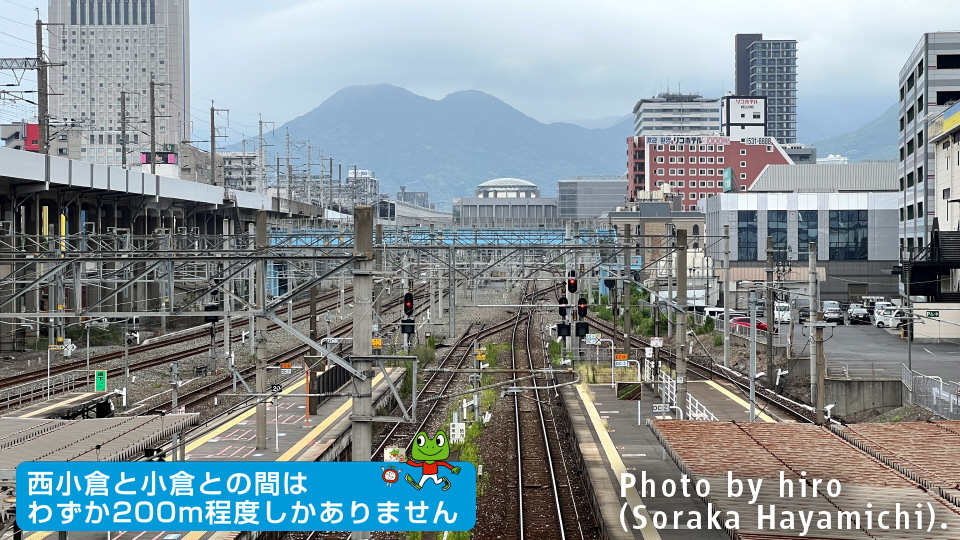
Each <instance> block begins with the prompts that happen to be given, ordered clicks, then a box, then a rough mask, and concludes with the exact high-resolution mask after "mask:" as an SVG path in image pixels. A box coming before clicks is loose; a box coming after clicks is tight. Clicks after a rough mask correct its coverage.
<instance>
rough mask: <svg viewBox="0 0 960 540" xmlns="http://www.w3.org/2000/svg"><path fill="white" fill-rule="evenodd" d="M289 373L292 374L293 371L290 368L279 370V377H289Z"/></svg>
mask: <svg viewBox="0 0 960 540" xmlns="http://www.w3.org/2000/svg"><path fill="white" fill-rule="evenodd" d="M291 373H293V370H292V369H290V368H280V374H281V375H290V374H291Z"/></svg>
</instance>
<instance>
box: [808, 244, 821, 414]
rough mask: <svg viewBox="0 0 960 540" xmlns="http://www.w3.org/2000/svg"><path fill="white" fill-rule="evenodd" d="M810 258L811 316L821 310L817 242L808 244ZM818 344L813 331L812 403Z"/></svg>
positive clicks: (815, 391) (809, 290) (811, 361)
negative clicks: (818, 301)
mask: <svg viewBox="0 0 960 540" xmlns="http://www.w3.org/2000/svg"><path fill="white" fill-rule="evenodd" d="M808 246H809V247H808V248H807V249H808V250H809V251H808V253H809V255H808V259H809V263H810V275H809V277H808V278H807V289H808V291H807V293H808V294H809V295H810V317H811V318H812V317H813V315H814V313H816V312H818V311H820V309H819V308H818V306H817V297H818V296H820V295H819V294H817V243H816V242H810V243H809V244H808ZM811 328H812V327H811ZM817 346H818V343H817V341H816V340H815V339H813V332H810V403H816V399H817Z"/></svg>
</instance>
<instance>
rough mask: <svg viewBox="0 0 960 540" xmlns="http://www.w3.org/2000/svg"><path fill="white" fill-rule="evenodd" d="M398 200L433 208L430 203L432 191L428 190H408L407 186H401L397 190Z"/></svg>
mask: <svg viewBox="0 0 960 540" xmlns="http://www.w3.org/2000/svg"><path fill="white" fill-rule="evenodd" d="M397 201H399V202H403V203H410V204H412V205H414V206H419V207H421V208H433V207H434V206H433V205H431V204H430V193H428V192H426V191H407V186H400V191H398V192H397Z"/></svg>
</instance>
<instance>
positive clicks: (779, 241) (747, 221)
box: [705, 163, 899, 301]
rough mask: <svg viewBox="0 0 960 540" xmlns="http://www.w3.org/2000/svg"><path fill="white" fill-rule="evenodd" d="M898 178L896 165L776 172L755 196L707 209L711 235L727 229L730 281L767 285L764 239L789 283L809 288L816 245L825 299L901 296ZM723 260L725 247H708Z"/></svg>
mask: <svg viewBox="0 0 960 540" xmlns="http://www.w3.org/2000/svg"><path fill="white" fill-rule="evenodd" d="M897 186H898V182H897V170H896V166H895V165H894V164H893V163H856V164H852V165H812V166H809V167H797V166H783V165H771V166H769V167H767V168H766V169H765V170H764V171H763V173H762V174H761V175H760V177H759V178H758V179H757V181H756V182H755V183H754V184H753V186H752V187H751V188H750V190H748V191H746V192H731V193H720V194H718V195H716V196H714V197H711V198H709V199H707V201H706V205H705V207H706V214H707V215H706V234H707V236H708V237H718V236H722V235H723V227H724V225H727V226H729V227H730V237H731V238H730V261H731V263H730V268H731V281H739V280H748V281H756V280H763V279H765V276H766V267H767V265H766V239H767V237H768V236H771V237H773V239H774V250H775V252H774V259H775V260H777V261H781V262H782V266H787V265H788V264H789V269H790V274H789V275H788V277H787V278H786V279H787V280H791V281H793V280H797V281H800V280H806V279H807V275H808V274H807V266H808V262H807V261H808V260H809V249H808V248H809V242H811V241H813V242H817V260H818V264H817V266H818V268H819V269H820V270H818V272H820V273H821V281H822V282H821V285H820V291H821V298H823V299H824V300H844V301H846V300H851V301H856V300H857V299H859V298H860V297H862V296H864V295H881V296H891V295H895V294H896V293H897V281H898V280H897V276H895V275H891V274H890V268H891V267H892V266H893V265H894V264H896V262H897V260H898V259H899V257H898V252H897V242H896V237H895V235H894V231H895V230H896V227H897V213H898V210H897V197H898V194H897ZM707 255H709V256H710V257H712V258H713V259H714V260H718V261H719V260H722V257H723V243H722V242H709V243H707Z"/></svg>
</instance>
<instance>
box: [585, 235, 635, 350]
mask: <svg viewBox="0 0 960 540" xmlns="http://www.w3.org/2000/svg"><path fill="white" fill-rule="evenodd" d="M624 228H625V229H626V237H625V238H624V246H623V275H622V276H621V277H622V278H623V334H624V338H623V352H625V353H627V358H628V359H633V355H632V354H631V351H630V345H631V344H630V333H631V327H632V326H633V320H632V319H631V317H630V308H631V307H632V305H631V302H632V301H631V295H630V291H631V289H632V286H631V284H630V275H631V271H630V267H631V264H630V232H631V231H630V228H631V227H630V225H629V224H627V225H624ZM581 294H583V293H581Z"/></svg>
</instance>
